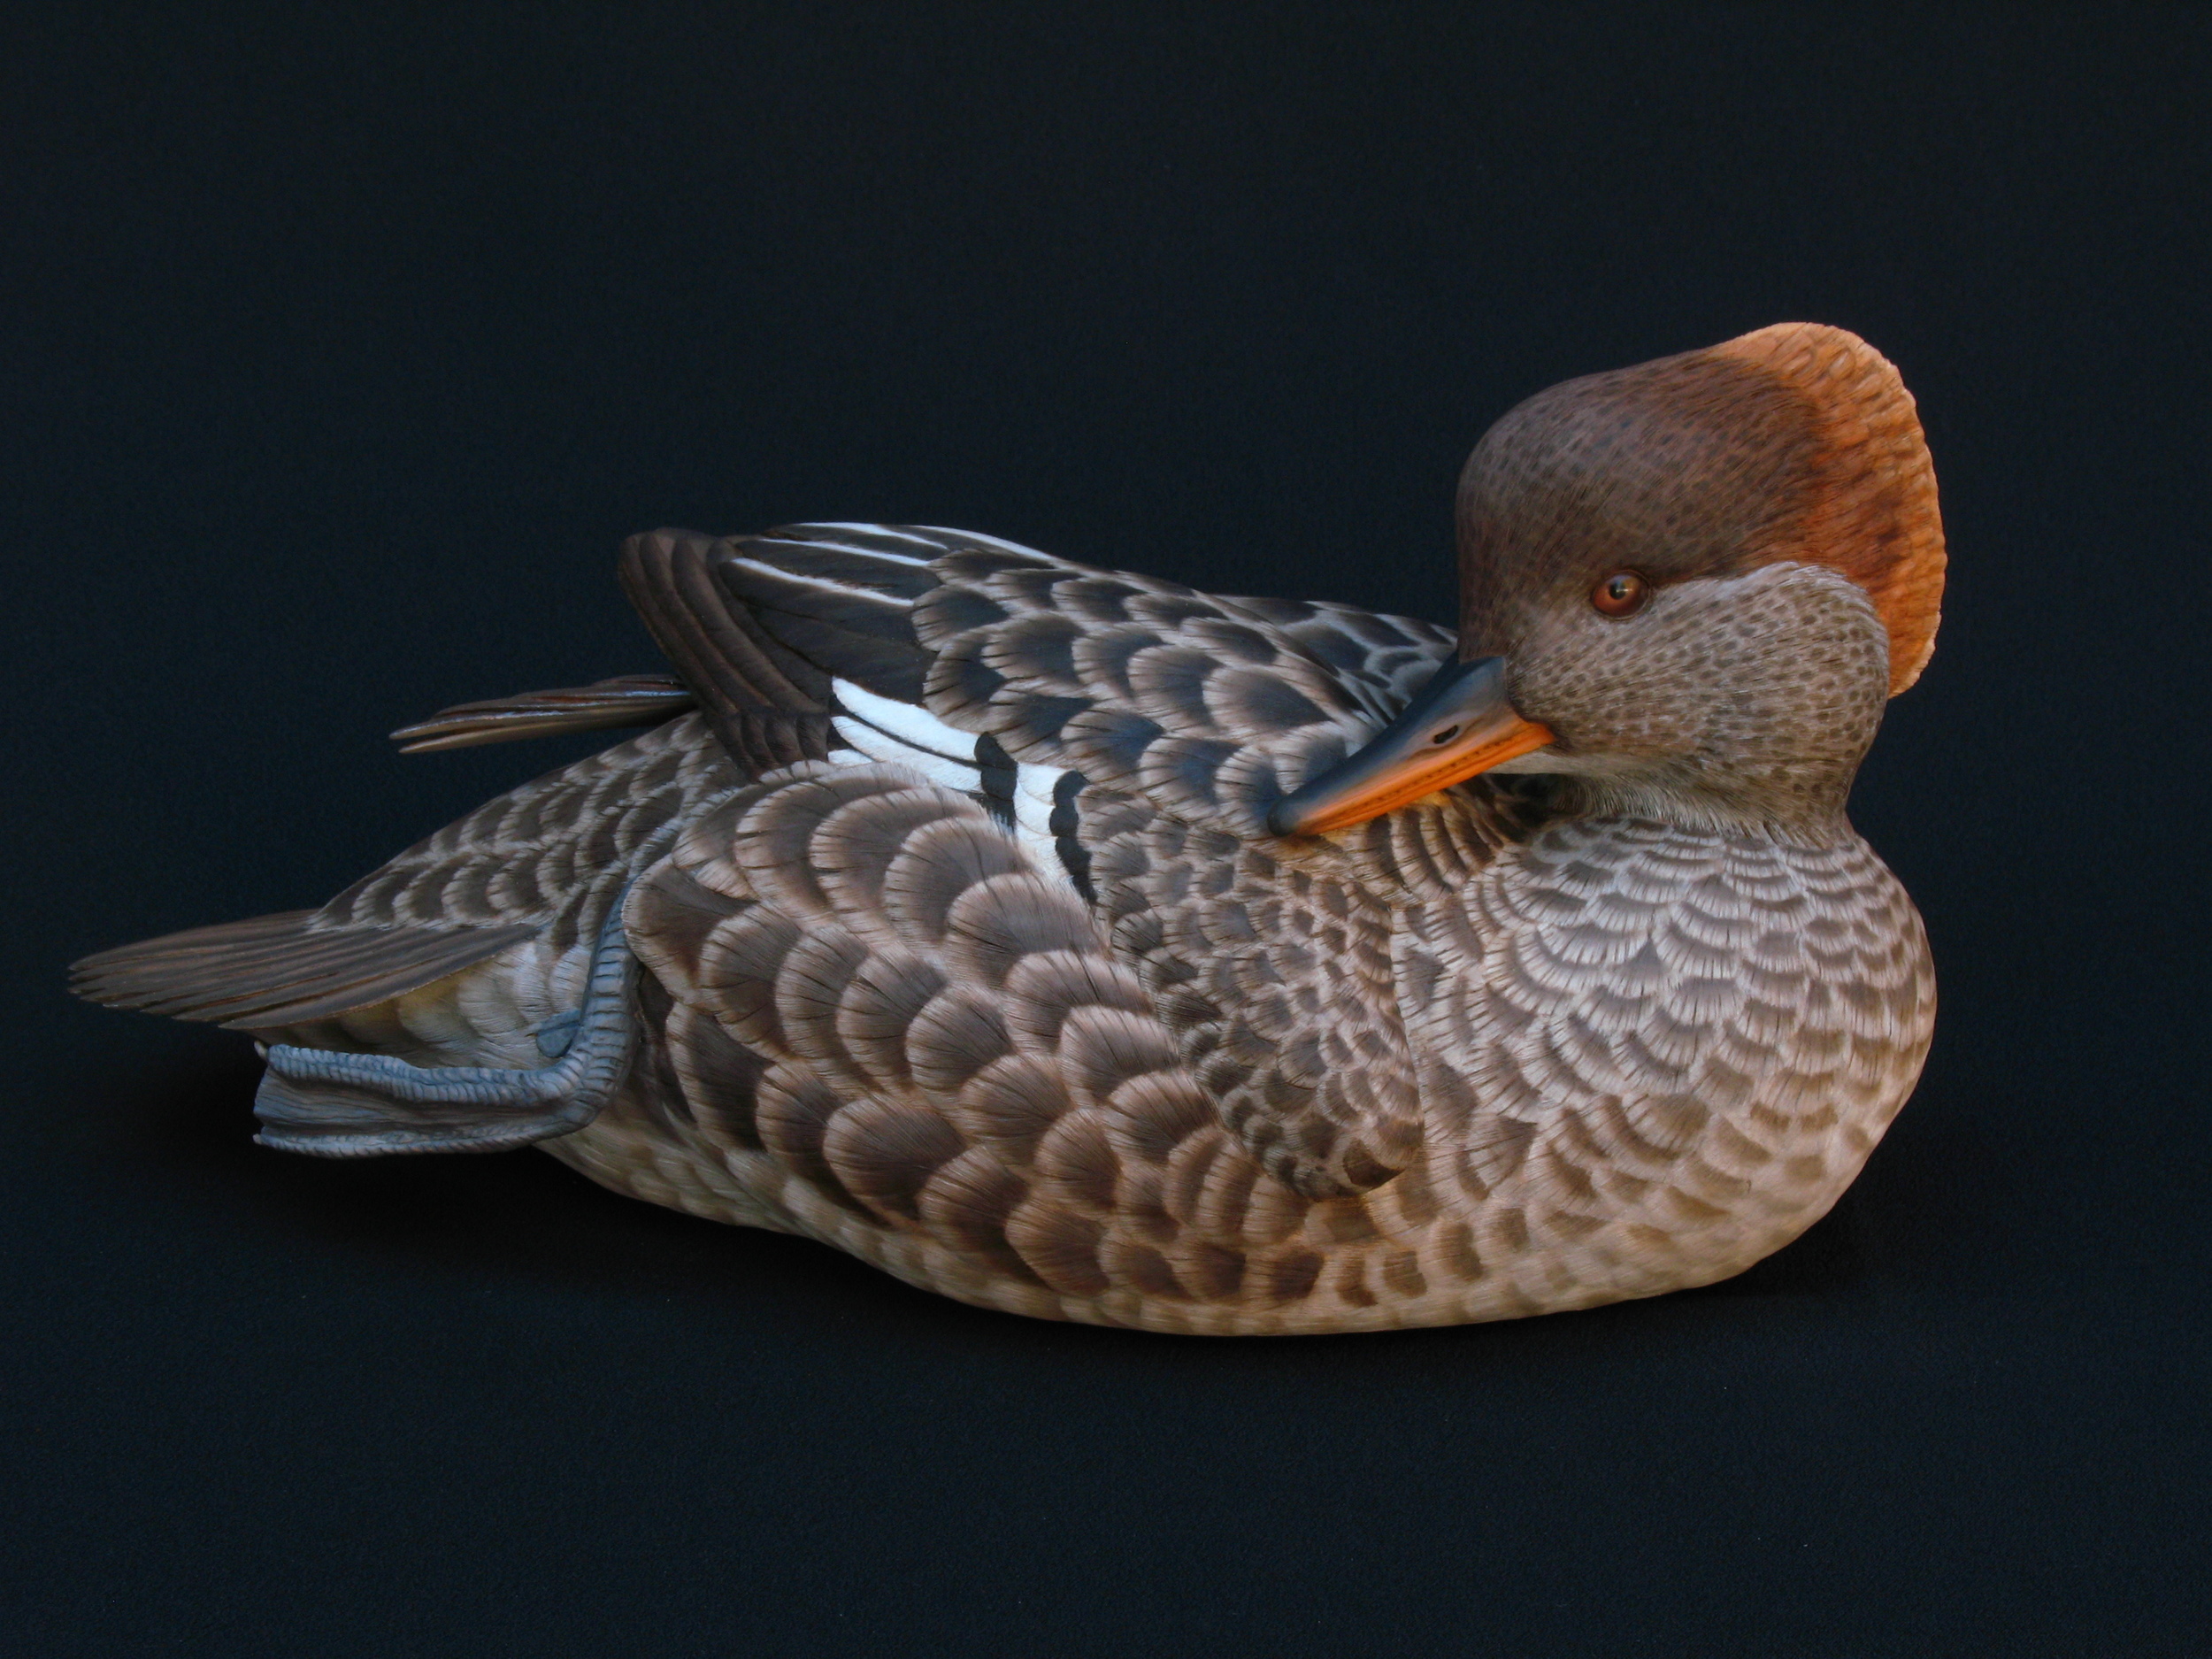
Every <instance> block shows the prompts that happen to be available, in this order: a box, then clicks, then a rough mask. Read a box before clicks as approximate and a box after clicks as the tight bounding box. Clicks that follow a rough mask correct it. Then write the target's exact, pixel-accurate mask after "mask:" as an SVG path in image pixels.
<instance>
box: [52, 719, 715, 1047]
mask: <svg viewBox="0 0 2212 1659" xmlns="http://www.w3.org/2000/svg"><path fill="white" fill-rule="evenodd" d="M744 781H745V780H744V779H743V777H742V776H741V775H740V774H739V773H738V772H736V770H735V769H734V768H733V766H732V765H731V764H730V763H729V761H728V760H727V758H726V757H725V756H724V755H723V753H722V751H721V749H720V748H719V746H718V744H717V743H716V742H715V741H714V740H713V738H712V737H711V736H710V733H708V731H707V730H706V728H705V726H703V723H702V721H701V719H700V718H699V717H697V716H695V715H694V716H687V717H685V718H680V719H678V720H675V721H672V722H671V723H669V724H668V725H665V726H661V727H659V728H658V729H657V730H655V731H653V732H651V733H647V734H646V735H645V736H643V737H640V738H637V739H634V740H633V741H630V742H627V743H624V744H620V745H618V746H617V747H615V748H613V749H608V750H606V751H604V752H603V753H602V754H598V755H594V756H591V757H588V758H587V759H585V760H581V761H579V762H577V763H576V764H574V765H572V766H566V767H564V768H562V769H561V770H560V771H558V772H552V773H550V774H549V775H547V776H545V777H542V778H540V779H538V780H535V781H534V782H531V783H526V784H525V785H523V786H522V787H520V788H518V789H515V790H512V791H511V792H510V793H508V794H506V795H502V796H500V797H499V798H498V799H497V800H495V801H492V802H489V803H487V804H485V805H484V806H482V807H480V808H478V809H477V810H475V811H474V812H472V813H471V814H469V816H468V817H466V818H463V819H461V820H460V821H459V822H458V823H457V824H453V825H450V826H448V827H447V828H445V829H442V830H441V831H439V832H438V833H436V834H435V835H433V836H431V837H430V838H429V839H428V840H427V841H422V842H420V843H419V844H418V845H416V846H414V847H412V848H410V849H408V850H407V851H405V852H403V853H402V854H400V855H399V856H398V857H396V858H395V859H393V860H392V861H391V862H390V863H388V864H385V865H384V866H383V867H382V868H381V869H380V870H377V871H375V872H373V873H372V874H370V875H368V876H366V877H365V878H364V879H362V880H360V881H357V882H356V883H355V884H354V885H353V886H352V887H349V888H347V889H346V890H345V891H344V892H343V893H342V894H340V895H338V896H337V897H336V898H334V899H333V900H331V901H330V902H329V903H327V904H326V905H324V906H323V907H322V908H321V909H320V910H295V911H288V912H286V913H284V914H281V915H277V916H265V917H257V918H253V919H252V920H250V921H243V922H232V923H227V924H225V925H223V926H218V927H210V928H200V929H196V930H194V931H193V932H190V933H174V934H171V935H169V936H168V937H166V938H162V939H152V940H147V941H142V942H141V943H138V944H134V945H125V946H123V947H121V948H119V949H114V950H107V951H102V952H101V953H99V954H98V955H96V956H87V957H86V958H84V959H83V960H82V961H81V962H79V963H77V964H75V965H74V967H73V969H72V970H71V974H72V984H73V989H74V990H75V991H76V992H77V994H78V995H81V996H84V997H87V998H88V999H89V1000H91V1001H93V1002H104V1003H108V1004H110V1005H111V1006H114V1007H119V1008H137V1009H143V1010H147V1011H149V1012H151V1013H158V1014H167V1015H171V1016H173V1017H174V1018H180V1019H196V1020H207V1021H211V1022H213V1023H215V1024H218V1025H227V1026H231V1027H234V1028H236V1029H242V1030H266V1029H269V1028H272V1027H277V1026H288V1025H297V1024H301V1023H303V1022H306V1021H311V1020H317V1019H321V1018H326V1017H328V1016H331V1015H334V1014H338V1013H342V1012H345V1011H347V1010H353V1009H360V1008H366V1007H369V1006H371V1005H373V1004H376V1003H380V1002H387V1001H389V1000H390V999H392V998H394V997H396V996H400V995H404V994H405V993H407V992H409V991H412V990H415V989H418V988H419V987H423V986H426V985H428V984H431V983H433V982H434V981H435V980H438V979H444V978H446V977H447V976H449V975H451V974H454V973H457V972H460V971H461V970H463V969H465V968H467V967H470V966H472V965H473V964H477V963H480V962H482V961H484V960H486V959H487V958H488V957H490V956H495V955H496V954H497V953H498V952H500V951H502V950H504V949H508V948H509V947H511V946H512V945H515V944H517V943H518V942H520V941H524V940H530V939H538V940H541V941H543V942H544V943H545V945H546V946H547V947H548V948H549V949H551V950H552V951H555V952H570V951H573V950H576V949H580V947H581V945H582V944H583V943H584V942H585V941H589V940H591V939H593V938H595V936H596V934H597V932H598V928H599V926H600V925H601V923H602V922H603V919H604V918H605V915H606V913H607V909H608V907H609V906H610V905H611V903H612V902H614V900H615V898H616V897H617V896H618V895H619V894H620V892H621V890H622V887H624V885H625V884H626V882H627V881H628V879H630V877H631V875H632V874H633V873H634V868H635V866H636V864H637V863H638V861H639V858H640V857H641V855H642V854H643V852H644V851H645V850H646V849H649V846H650V844H651V842H652V841H653V839H654V837H655V836H656V835H657V834H658V833H660V832H662V831H663V830H664V828H665V827H667V826H672V824H673V823H674V822H675V821H676V820H678V819H679V818H681V817H683V816H684V815H685V814H687V813H688V812H691V811H695V810H697V809H698V808H699V806H700V805H701V803H703V802H705V801H707V800H709V799H711V798H712V797H714V796H715V795H718V794H724V793H726V792H727V791H728V790H730V789H732V788H734V787H737V786H738V785H740V784H741V783H742V782H744Z"/></svg>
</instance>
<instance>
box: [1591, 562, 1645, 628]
mask: <svg viewBox="0 0 2212 1659" xmlns="http://www.w3.org/2000/svg"><path fill="white" fill-rule="evenodd" d="M1650 597H1651V584H1650V583H1649V582H1647V581H1646V580H1644V579H1643V578H1642V577H1640V576H1639V575H1638V574H1636V572H1634V571H1615V572H1613V573H1612V574H1611V575H1610V576H1608V577H1607V578H1606V579H1605V580H1603V581H1601V582H1600V583H1599V584H1598V585H1597V586H1596V587H1595V588H1592V589H1591V590H1590V603H1592V604H1594V605H1595V606H1596V607H1597V608H1598V611H1600V613H1601V614H1602V615H1605V616H1609V617H1632V616H1634V615H1635V614H1636V613H1637V612H1638V611H1641V610H1642V609H1643V608H1644V601H1646V600H1647V599H1648V598H1650Z"/></svg>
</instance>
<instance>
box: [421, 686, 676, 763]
mask: <svg viewBox="0 0 2212 1659" xmlns="http://www.w3.org/2000/svg"><path fill="white" fill-rule="evenodd" d="M698 706H699V703H698V699H697V698H695V697H694V696H693V695H691V693H690V692H689V691H687V689H685V687H684V686H683V684H682V682H681V681H680V680H675V679H674V678H672V676H670V675H667V674H619V675H617V676H616V677H615V678H614V679H612V680H596V681H595V682H594V683H592V684H591V685H588V686H577V687H568V688H565V689H563V690H558V691H525V692H520V693H518V694H517V695H514V696H511V697H491V698H488V699H486V700H485V701H483V702H481V703H456V704H454V706H453V707H451V708H449V709H441V710H438V712H437V713H435V714H434V715H432V716H431V717H430V718H428V719H426V720H418V721H416V722H415V723H414V724H413V725H412V726H401V727H400V728H399V730H398V731H396V732H394V733H392V741H394V742H395V743H396V744H398V745H399V748H400V752H401V753H402V754H403V755H422V754H428V753H430V752H432V751H433V750H437V749H470V748H473V747H474V746H476V745H477V744H480V743H505V742H511V741H514V740H516V739H518V738H525V737H555V736H558V735H559V734H560V733H565V732H600V731H612V730H618V729H619V728H621V727H624V726H658V725H659V724H660V723H661V722H662V721H664V720H672V719H674V718H676V717H677V716H678V715H680V714H687V713H689V712H690V711H691V710H693V709H695V708H697V707H698Z"/></svg>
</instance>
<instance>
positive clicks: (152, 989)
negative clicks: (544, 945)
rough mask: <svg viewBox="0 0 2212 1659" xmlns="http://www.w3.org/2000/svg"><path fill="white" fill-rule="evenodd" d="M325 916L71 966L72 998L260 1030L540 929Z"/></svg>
mask: <svg viewBox="0 0 2212 1659" xmlns="http://www.w3.org/2000/svg"><path fill="white" fill-rule="evenodd" d="M318 915H319V912H317V911H314V910H286V911H283V912H281V913H280V914H278V915H274V916H257V917H254V918H250V920H247V921H242V922H225V923H222V924H220V925H219V926H214V927H196V928H193V929H191V930H190V931H189V932H187V933H169V934H166V935H165V936H164V937H162V938H159V939H148V940H142V941H140V942H138V943H137V944H133V945H121V946H118V947H117V948H116V949H113V950H103V951H100V952H98V953H97V954H96V955H94V956H87V957H85V958H84V959H83V960H82V961H81V962H78V963H75V964H73V965H72V966H71V968H70V971H69V979H70V989H71V990H73V991H74V992H75V993H76V994H77V995H79V996H81V997H83V998H85V999H86V1000H87V1001H88V1002H100V1003H104V1004H105V1005H106V1006H108V1007H110V1008H135V1009H142V1010H144V1011H146V1012H147V1013H150V1014H165V1015H167V1016H169V1017H170V1018H173V1019H193V1020H202V1021H204V1022H206V1023H208V1024H210V1025H225V1026H228V1027H230V1028H231V1029H233V1030H245V1031H252V1030H260V1029H264V1028H266V1027H269V1026H274V1025H293V1024H296V1023H298V1022H300V1021H303V1020H311V1019H323V1018H329V1017H330V1016H332V1015H334V1014H342V1013H344V1012H345V1011H346V1010H349V1009H356V1008H366V1007H368V1006H370V1005H371V1004H372V1003H376V1002H385V1001H387V1000H388V999H389V998H392V997H395V996H399V995H404V994H405V993H407V992H409V991H412V990H416V989H418V988H419V987H422V986H426V985H428V984H430V983H432V982H433V981H434V980H437V979H444V978H445V977H446V976H447V975H448V974H449V973H457V972H460V971H461V970H462V969H464V968H466V967H471V966H473V965H474V964H477V963H479V962H481V961H483V960H484V959H485V958H486V957H487V956H494V955H496V954H497V953H498V952H500V951H502V950H504V949H506V948H507V947H508V946H510V945H512V944H516V943H518V942H519V941H522V940H525V939H528V938H530V937H531V936H532V935H534V934H535V933H538V932H539V931H540V929H541V926H542V925H541V924H539V923H528V924H520V925H516V926H504V927H419V926H414V927H332V926H328V925H327V924H326V925H324V926H316V925H315V922H316V918H317V917H318Z"/></svg>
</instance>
